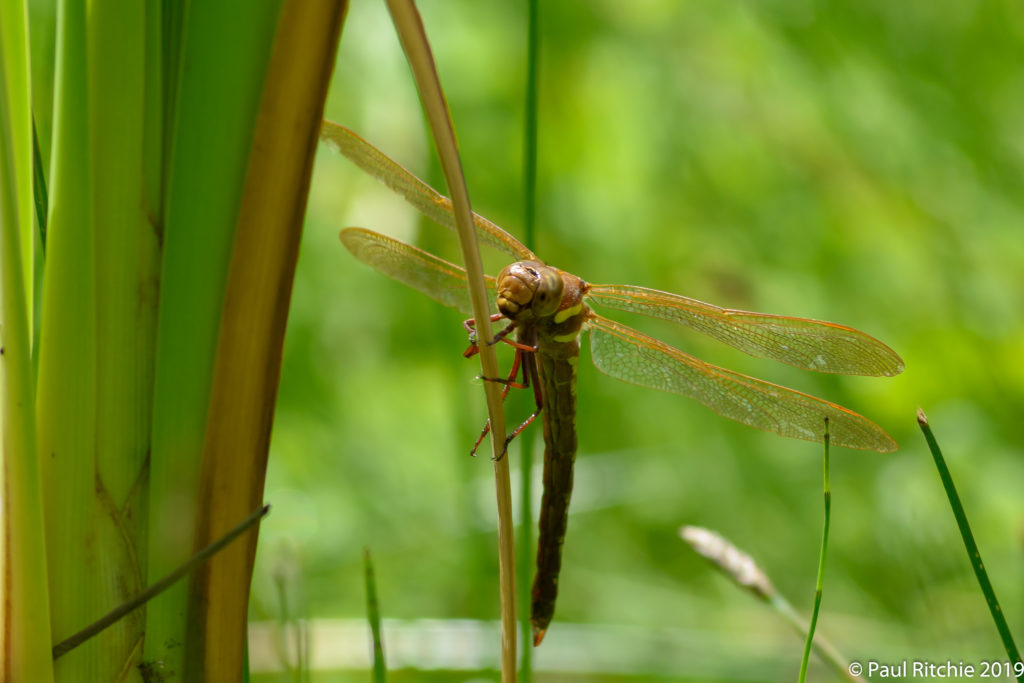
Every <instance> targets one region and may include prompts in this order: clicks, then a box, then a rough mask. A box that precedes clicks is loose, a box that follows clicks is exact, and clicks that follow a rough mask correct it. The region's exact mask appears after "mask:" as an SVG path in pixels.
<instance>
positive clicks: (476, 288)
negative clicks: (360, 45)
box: [388, 0, 516, 683]
mask: <svg viewBox="0 0 1024 683" xmlns="http://www.w3.org/2000/svg"><path fill="white" fill-rule="evenodd" d="M388 9H389V10H390V11H391V17H392V20H393V21H394V23H395V28H396V30H397V31H398V36H399V39H400V40H401V42H402V49H403V50H405V54H406V56H407V57H408V60H409V65H410V66H411V67H412V71H413V76H414V78H415V80H416V85H417V89H418V90H419V92H420V99H421V101H422V102H423V108H424V110H425V111H426V113H427V120H428V121H429V122H430V128H431V131H432V133H433V137H434V143H435V144H436V145H437V151H438V156H439V158H440V160H441V168H442V169H443V170H444V176H445V180H446V181H447V183H448V189H449V192H450V193H451V197H452V204H453V207H454V210H455V222H456V227H457V228H458V233H459V244H460V246H461V247H462V258H463V261H464V263H465V266H466V275H467V279H468V285H469V295H470V300H471V301H472V303H473V317H474V318H475V319H476V329H477V332H478V333H479V338H480V341H481V344H480V364H481V368H482V370H483V376H484V377H498V376H499V373H498V359H497V356H496V355H495V352H494V347H493V344H492V343H491V342H492V340H493V335H492V334H491V325H490V306H489V303H488V300H487V289H486V286H485V284H484V273H483V264H482V263H481V260H480V249H479V247H478V246H477V240H476V231H475V230H474V229H473V212H472V209H471V207H470V205H469V193H468V191H467V190H466V180H465V178H464V177H463V174H462V163H461V162H460V161H459V152H458V147H457V145H456V143H455V133H454V130H453V128H452V121H451V116H450V114H449V112H448V105H447V103H446V102H445V98H444V91H443V90H442V89H441V82H440V79H439V78H438V75H437V67H436V65H435V64H434V57H433V54H432V53H431V50H430V44H429V43H428V42H427V37H426V33H425V31H424V29H423V22H422V20H421V19H420V16H419V12H417V10H416V7H415V5H414V4H413V2H412V0H388ZM483 384H484V393H485V395H486V397H487V412H488V415H489V417H490V424H491V446H492V452H493V454H494V457H493V461H494V483H495V493H496V495H497V507H498V575H499V576H498V583H499V589H500V594H501V677H502V681H503V683H508V682H509V681H514V680H515V678H516V579H515V543H514V541H513V526H512V492H511V485H510V483H509V472H508V458H505V457H502V452H503V450H504V448H505V415H504V413H503V411H502V405H501V391H500V389H499V387H498V385H497V383H496V382H484V383H483Z"/></svg>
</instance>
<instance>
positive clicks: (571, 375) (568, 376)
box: [530, 338, 579, 645]
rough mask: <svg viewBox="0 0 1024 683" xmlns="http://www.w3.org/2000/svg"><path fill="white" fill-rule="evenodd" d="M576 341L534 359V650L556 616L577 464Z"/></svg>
mask: <svg viewBox="0 0 1024 683" xmlns="http://www.w3.org/2000/svg"><path fill="white" fill-rule="evenodd" d="M578 360H579V339H578V338H576V339H573V340H572V341H569V342H561V343H548V344H544V343H542V344H541V349H540V350H539V352H538V353H537V365H538V369H539V374H540V383H541V389H542V391H543V396H544V410H543V412H542V413H541V415H542V417H543V422H544V495H543V498H542V499H541V506H540V532H539V537H538V539H537V574H536V576H535V577H534V580H533V593H532V604H531V608H530V623H531V625H532V626H533V644H534V645H539V644H540V642H541V640H542V639H543V638H544V633H545V631H547V628H548V624H550V623H551V618H552V617H553V616H554V613H555V600H556V598H557V597H558V575H559V572H560V570H561V567H562V544H563V542H564V541H565V532H566V528H567V526H568V523H569V499H570V497H571V496H572V474H573V463H574V461H575V460H576V367H577V362H578Z"/></svg>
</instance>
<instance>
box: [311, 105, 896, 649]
mask: <svg viewBox="0 0 1024 683" xmlns="http://www.w3.org/2000/svg"><path fill="white" fill-rule="evenodd" d="M321 138H322V139H324V140H325V141H327V142H328V143H330V144H331V145H333V146H334V147H336V148H337V149H338V150H339V151H341V153H342V154H344V155H345V156H346V157H348V158H349V159H351V160H352V161H353V162H355V163H356V164H357V165H358V166H359V167H360V168H362V169H363V170H364V171H366V172H367V173H369V174H370V175H372V176H374V177H375V178H377V179H378V180H380V181H381V182H383V183H384V184H385V185H387V186H388V187H390V188H391V189H392V190H394V191H395V192H397V193H399V194H401V195H402V196H403V197H405V199H406V200H407V201H408V202H410V203H411V204H412V205H413V206H415V207H416V208H417V209H419V210H420V211H421V212H422V213H423V214H424V215H425V216H427V217H428V218H430V219H432V220H434V221H435V222H437V223H439V224H440V225H442V226H445V227H447V228H450V229H452V230H454V229H455V218H454V215H453V214H452V207H451V201H450V200H449V199H448V198H446V197H443V196H441V195H440V194H439V193H437V192H436V191H435V190H434V189H433V188H431V187H430V186H429V185H427V184H426V183H424V182H422V181H421V180H419V179H418V178H416V177H415V176H414V175H412V174H411V173H409V172H408V171H406V170H405V169H404V168H402V167H401V166H400V165H399V164H398V163H396V162H395V161H393V160H392V159H390V158H388V157H387V156H386V155H385V154H384V153H383V152H381V151H380V150H378V149H376V148H375V147H373V146H372V145H370V144H369V143H368V142H366V141H365V140H363V139H362V138H360V137H359V136H358V135H356V134H355V133H353V132H352V131H350V130H348V129H347V128H343V127H342V126H339V125H337V124H334V123H330V122H324V124H323V128H322V129H321ZM473 220H474V223H475V227H476V232H477V235H478V237H479V239H480V241H481V242H483V243H485V244H488V245H489V246H491V247H494V248H496V249H499V250H501V251H503V252H505V253H507V254H509V255H511V256H512V257H514V258H515V259H516V262H515V263H513V264H512V265H510V266H508V267H507V268H505V269H504V270H503V271H502V272H501V273H500V274H499V275H498V277H497V278H496V279H495V278H488V279H487V286H488V288H489V289H490V290H492V292H494V294H495V296H494V299H493V301H494V305H495V306H496V310H497V313H495V314H494V315H493V316H492V318H493V319H494V320H496V321H497V320H500V319H502V318H505V319H508V321H509V325H508V327H507V328H506V329H505V330H504V331H502V332H500V333H499V335H498V336H499V337H501V338H505V337H506V335H508V334H509V333H511V332H515V333H516V342H515V343H514V345H515V346H516V347H517V356H516V366H515V367H517V368H518V367H519V366H520V364H521V365H522V371H523V376H524V382H523V384H530V383H532V384H533V387H534V391H535V392H536V393H537V399H538V408H539V409H540V414H541V415H542V420H543V424H544V443H545V453H544V494H543V498H542V500H541V516H540V533H539V538H538V550H537V574H536V577H535V579H534V584H533V595H532V605H531V613H530V621H531V623H532V625H533V632H534V645H538V644H540V641H541V639H542V638H543V637H544V633H545V632H546V630H547V628H548V625H549V624H550V623H551V618H552V616H553V615H554V609H555V598H556V595H557V588H558V583H557V582H558V574H559V570H560V568H561V554H562V541H563V539H564V537H565V530H566V526H567V522H568V510H569V497H570V495H571V493H572V468H573V462H574V460H575V457H576V366H577V360H578V358H579V337H580V335H581V333H582V332H583V331H587V332H589V334H590V355H591V359H592V361H593V363H594V365H596V366H597V368H598V369H599V370H601V371H602V372H604V373H606V374H608V375H611V376H612V377H615V378H617V379H620V380H623V381H625V382H630V383H632V384H638V385H642V386H646V387H651V388H653V389H661V390H662V391H668V392H672V393H676V394H682V395H683V396H688V397H690V398H693V399H696V400H697V401H699V402H700V403H703V404H704V405H706V406H707V407H709V408H711V409H712V410H713V411H715V412H716V413H718V414H719V415H722V416H723V417H727V418H730V419H732V420H736V421H737V422H742V423H743V424H746V425H750V426H751V427H756V428H758V429H761V430H764V431H767V432H775V433H777V434H781V435H782V436H787V437H791V438H796V439H806V440H809V441H818V442H821V441H823V439H824V430H825V418H828V425H829V432H830V440H831V443H832V444H833V445H836V446H846V447H848V448H857V449H864V450H873V451H879V452H883V453H884V452H889V451H893V450H895V449H896V442H895V441H893V439H892V438H891V437H890V436H889V435H888V434H886V433H885V431H883V430H882V429H881V428H880V427H878V426H877V425H875V424H874V423H873V422H871V421H870V420H868V419H866V418H864V417H862V416H860V415H858V414H857V413H855V412H853V411H851V410H847V409H846V408H844V407H842V406H840V405H836V404H835V403H829V402H828V401H824V400H822V399H820V398H815V397H814V396H810V395H808V394H804V393H801V392H799V391H794V390H792V389H787V388H785V387H782V386H779V385H776V384H771V383H769V382H765V381H762V380H759V379H755V378H753V377H748V376H746V375H742V374H740V373H737V372H733V371H731V370H727V369H725V368H720V367H717V366H715V365H711V364H710V363H705V362H704V361H702V360H699V359H697V358H695V357H694V356H691V355H690V354H688V353H685V352H683V351H680V350H679V349H676V348H673V347H671V346H669V345H667V344H665V343H663V342H660V341H658V340H657V339H654V338H652V337H649V336H647V335H645V334H642V333H641V332H638V331H636V330H634V329H631V328H629V327H626V326H625V325H622V324H620V323H617V322H615V321H613V320H609V319H608V318H605V317H603V316H601V315H598V314H597V313H595V312H594V311H593V310H592V309H591V305H594V306H596V307H598V308H608V309H615V310H620V311H628V312H630V313H641V314H643V315H647V316H651V317H653V318H661V319H663V320H669V321H672V322H675V323H679V324H680V325H684V326H687V327H690V328H693V329H695V330H697V331H698V332H702V333H704V334H706V335H709V336H711V337H714V338H715V339H717V340H719V341H722V342H724V343H726V344H729V345H730V346H733V347H735V348H737V349H740V350H741V351H745V352H746V353H749V354H751V355H753V356H758V357H761V358H770V359H772V360H776V361H779V362H782V363H786V364H789V365H793V366H795V367H798V368H802V369H804V370H814V371H817V372H829V373H842V374H848V375H869V376H887V377H888V376H892V375H896V374H899V373H900V372H902V371H903V361H902V360H901V359H900V357H899V356H898V355H897V354H896V352H894V351H893V350H892V349H890V348H889V347H888V346H886V345H885V344H883V343H882V342H880V341H878V340H877V339H875V338H874V337H871V336H870V335H867V334H865V333H863V332H860V331H859V330H855V329H853V328H850V327H845V326H843V325H836V324H834V323H829V322H821V321H818V320H810V319H807V318H791V317H788V316H781V315H769V314H766V313H750V312H747V311H736V310H730V309H727V308H719V307H718V306H713V305H711V304H706V303H703V302H700V301H696V300H694V299H689V298H687V297H684V296H679V295H677V294H669V293H667V292H660V291H658V290H654V289H646V288H643V287H633V286H628V285H594V284H590V283H588V282H584V281H583V280H581V279H580V278H578V277H576V276H575V275H571V274H569V273H567V272H565V271H563V270H559V269H558V268H554V267H552V266H547V265H545V264H544V263H543V262H542V261H541V260H540V259H539V258H537V256H536V255H535V254H534V253H533V252H531V251H530V250H529V249H527V248H526V247H525V246H524V245H523V244H522V243H521V242H519V241H518V240H517V239H516V238H514V237H513V236H512V235H510V234H509V233H507V232H505V231H504V230H502V229H501V228H499V227H498V226H497V225H495V224H494V223H491V222H490V221H488V220H487V219H486V218H483V217H481V216H478V215H476V214H473ZM341 241H342V242H343V243H344V245H345V246H346V247H347V248H348V250H349V251H350V252H352V254H353V255H354V256H355V257H356V258H357V259H359V260H360V261H362V262H363V263H366V264H368V265H370V266H373V267H374V268H376V269H377V270H379V271H380V272H382V273H384V274H385V275H388V276H390V277H392V278H394V279H396V280H398V281H399V282H403V283H405V284H406V285H409V286H410V287H413V288H415V289H418V290H419V291H421V292H423V293H424V294H426V295H427V296H429V297H431V298H432V299H434V300H436V301H438V302H440V303H442V304H444V305H446V306H453V307H455V308H457V309H459V310H460V311H462V312H463V313H466V314H469V315H472V307H471V305H470V302H469V294H468V290H467V287H466V273H465V271H464V270H463V269H462V268H460V267H459V266H456V265H454V264H452V263H449V262H447V261H445V260H443V259H440V258H438V257H436V256H434V255H432V254H429V253H427V252H425V251H423V250H421V249H417V248H416V247H414V246H411V245H408V244H405V243H404V242H400V241H398V240H395V239H392V238H390V237H386V236H384V235H381V234H378V233H376V232H372V231H370V230H364V229H362V228H348V229H346V230H343V231H342V232H341ZM493 310H494V308H492V311H493ZM506 341H511V340H507V339H506ZM471 348H472V347H471ZM514 377H515V371H514V372H513V377H512V378H510V379H509V380H508V382H509V383H511V382H512V379H514ZM524 425H525V423H524Z"/></svg>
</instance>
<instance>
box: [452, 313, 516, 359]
mask: <svg viewBox="0 0 1024 683" xmlns="http://www.w3.org/2000/svg"><path fill="white" fill-rule="evenodd" d="M504 317H505V316H503V315H502V314H501V313H493V314H491V322H492V323H496V322H498V321H499V320H501V319H502V318H504ZM462 326H463V327H465V328H466V332H467V333H468V334H469V348H468V349H466V352H465V353H464V354H462V355H464V356H465V357H466V358H470V357H472V356H475V355H476V354H477V352H478V351H479V347H478V345H477V339H476V320H475V319H474V318H466V319H465V320H463V321H462ZM505 334H508V332H506V333H505Z"/></svg>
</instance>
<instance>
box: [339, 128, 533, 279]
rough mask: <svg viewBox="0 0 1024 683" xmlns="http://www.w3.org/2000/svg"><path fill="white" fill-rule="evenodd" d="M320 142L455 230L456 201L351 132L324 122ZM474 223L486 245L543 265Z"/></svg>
mask: <svg viewBox="0 0 1024 683" xmlns="http://www.w3.org/2000/svg"><path fill="white" fill-rule="evenodd" d="M320 139H322V140H324V141H325V142H327V143H328V144H330V145H332V146H333V147H335V148H336V149H337V150H338V151H339V152H341V153H342V154H343V155H345V156H346V157H348V158H349V159H350V160H351V161H352V162H353V163H355V164H356V166H358V167H359V168H361V169H363V170H364V171H366V173H368V174H370V175H371V176H373V177H374V178H376V179H377V180H379V181H381V182H382V183H384V184H385V185H387V186H388V187H390V188H391V189H392V190H394V191H395V192H397V193H398V194H400V195H402V196H403V197H404V198H405V200H406V201H407V202H409V203H410V204H412V205H413V206H414V207H416V208H417V209H418V210H419V212H420V213H422V214H423V215H424V216H426V217H427V218H429V219H430V220H432V221H434V222H435V223H437V224H438V225H442V226H444V227H446V228H448V229H449V230H455V215H454V214H453V213H452V201H451V200H450V199H448V197H445V196H443V195H441V194H440V193H438V192H437V191H436V190H435V189H434V188H432V187H430V185H427V184H426V183H425V182H423V181H422V180H420V179H419V178H417V177H416V176H414V175H413V174H412V173H409V171H407V170H405V169H404V168H403V167H402V166H401V164H399V163H398V162H397V161H395V160H393V159H391V158H390V157H388V156H387V155H386V154H384V152H382V151H380V150H379V149H377V148H376V147H374V146H373V145H371V144H370V143H369V142H367V141H366V140H364V139H362V138H361V137H359V136H358V135H356V134H355V133H353V132H352V131H350V130H349V129H348V128H345V127H344V126H339V125H338V124H336V123H332V122H330V121H324V122H323V124H322V125H321V127H320ZM473 223H474V225H475V226H476V234H477V239H479V240H480V241H481V242H483V243H484V244H487V245H488V246H491V247H493V248H495V249H498V250H499V251H503V252H505V253H506V254H509V255H511V256H514V257H515V258H516V260H520V261H528V260H533V261H540V259H538V258H537V256H536V255H534V253H533V252H532V251H530V250H529V249H527V248H526V246H525V245H524V244H523V243H522V242H520V241H519V240H517V239H516V238H515V237H513V236H512V235H510V234H509V233H507V232H505V231H504V230H502V229H501V228H499V227H498V226H497V225H495V224H494V223H492V222H490V221H489V220H487V219H486V218H484V217H483V216H480V215H478V214H476V213H474V214H473Z"/></svg>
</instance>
